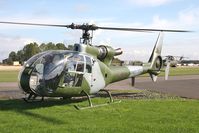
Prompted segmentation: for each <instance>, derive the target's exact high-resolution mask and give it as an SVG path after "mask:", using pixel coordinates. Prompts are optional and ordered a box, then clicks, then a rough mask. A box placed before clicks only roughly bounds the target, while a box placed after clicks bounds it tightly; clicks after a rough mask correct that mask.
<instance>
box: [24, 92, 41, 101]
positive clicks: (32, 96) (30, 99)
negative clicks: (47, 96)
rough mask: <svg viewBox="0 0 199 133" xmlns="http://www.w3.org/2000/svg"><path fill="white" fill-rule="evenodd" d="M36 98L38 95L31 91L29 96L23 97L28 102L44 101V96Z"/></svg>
mask: <svg viewBox="0 0 199 133" xmlns="http://www.w3.org/2000/svg"><path fill="white" fill-rule="evenodd" d="M36 98H37V95H35V94H32V93H30V94H29V95H28V97H25V98H23V100H24V101H25V102H27V103H31V102H42V101H44V97H41V99H36Z"/></svg>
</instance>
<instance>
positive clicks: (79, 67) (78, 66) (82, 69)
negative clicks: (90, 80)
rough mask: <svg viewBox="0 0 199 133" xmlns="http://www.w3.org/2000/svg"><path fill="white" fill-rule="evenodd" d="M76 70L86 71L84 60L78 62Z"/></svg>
mask: <svg viewBox="0 0 199 133" xmlns="http://www.w3.org/2000/svg"><path fill="white" fill-rule="evenodd" d="M76 71H78V72H84V63H83V62H78V64H77V69H76Z"/></svg>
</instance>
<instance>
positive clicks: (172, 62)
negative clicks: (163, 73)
mask: <svg viewBox="0 0 199 133" xmlns="http://www.w3.org/2000/svg"><path fill="white" fill-rule="evenodd" d="M163 57H165V58H164V59H163V62H164V66H166V65H167V61H169V62H170V67H177V65H178V64H180V63H181V61H182V60H183V59H184V58H188V57H184V56H173V55H167V56H163Z"/></svg>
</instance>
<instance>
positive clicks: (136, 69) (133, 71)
mask: <svg viewBox="0 0 199 133" xmlns="http://www.w3.org/2000/svg"><path fill="white" fill-rule="evenodd" d="M126 67H127V68H128V69H129V71H130V75H129V77H135V76H137V75H140V74H142V73H143V72H144V69H143V67H142V66H126Z"/></svg>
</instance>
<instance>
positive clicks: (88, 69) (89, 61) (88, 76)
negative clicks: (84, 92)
mask: <svg viewBox="0 0 199 133" xmlns="http://www.w3.org/2000/svg"><path fill="white" fill-rule="evenodd" d="M85 61H86V62H85V65H86V66H85V68H86V69H85V76H84V77H85V79H86V81H87V82H88V84H89V86H90V88H91V87H92V86H93V74H92V59H91V58H90V57H88V56H85Z"/></svg>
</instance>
